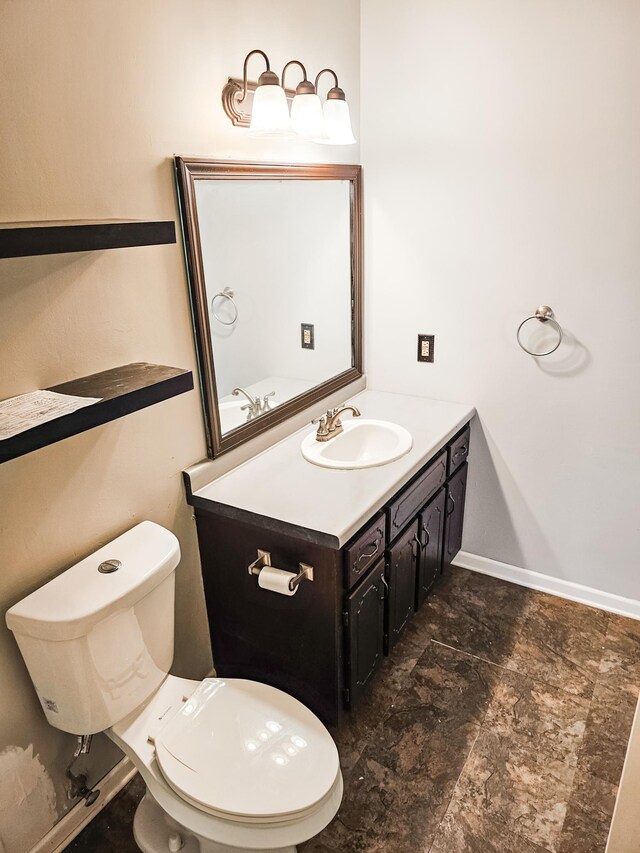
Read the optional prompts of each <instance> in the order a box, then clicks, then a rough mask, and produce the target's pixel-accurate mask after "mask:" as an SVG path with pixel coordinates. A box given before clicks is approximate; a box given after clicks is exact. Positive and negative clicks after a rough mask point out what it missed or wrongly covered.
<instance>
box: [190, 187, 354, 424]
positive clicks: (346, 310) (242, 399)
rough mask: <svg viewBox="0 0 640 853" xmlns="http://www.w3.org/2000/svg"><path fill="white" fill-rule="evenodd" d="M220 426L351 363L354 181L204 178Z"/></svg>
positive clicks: (203, 236)
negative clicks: (352, 183) (215, 179)
mask: <svg viewBox="0 0 640 853" xmlns="http://www.w3.org/2000/svg"><path fill="white" fill-rule="evenodd" d="M195 193H196V203H197V210H198V222H199V228H200V242H201V251H202V262H203V267H204V279H205V290H206V302H207V306H208V313H209V328H210V332H211V344H212V349H213V359H214V371H215V382H216V388H217V393H218V413H219V421H220V429H221V432H222V434H223V435H224V434H226V433H228V432H229V431H230V430H234V429H237V428H238V427H239V426H241V425H242V424H244V423H247V422H249V421H252V420H255V419H256V418H260V417H262V416H264V415H265V414H267V413H268V412H270V411H273V410H274V409H275V408H277V407H278V406H281V405H282V404H283V403H285V402H287V401H288V400H291V399H292V398H294V397H297V396H299V395H300V394H302V393H304V392H305V391H308V390H310V389H311V388H315V387H316V386H317V385H320V384H321V383H322V382H324V381H325V380H326V379H328V378H330V377H332V376H335V375H337V374H339V373H342V372H343V371H345V370H347V369H348V368H350V367H352V365H353V356H352V345H351V235H350V230H351V229H350V185H349V182H348V181H315V182H313V181H283V180H271V181H251V180H244V181H234V180H228V181H199V182H198V183H197V185H196V191H195Z"/></svg>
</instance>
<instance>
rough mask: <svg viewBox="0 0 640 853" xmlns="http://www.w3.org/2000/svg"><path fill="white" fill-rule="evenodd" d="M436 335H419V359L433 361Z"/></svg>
mask: <svg viewBox="0 0 640 853" xmlns="http://www.w3.org/2000/svg"><path fill="white" fill-rule="evenodd" d="M435 339H436V336H435V335H418V361H428V362H431V363H432V362H433V356H434V353H433V350H434V345H435Z"/></svg>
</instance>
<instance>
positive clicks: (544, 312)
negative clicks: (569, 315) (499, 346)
mask: <svg viewBox="0 0 640 853" xmlns="http://www.w3.org/2000/svg"><path fill="white" fill-rule="evenodd" d="M530 320H538V322H540V323H551V325H552V326H553V327H554V329H555V330H556V332H557V333H558V341H557V343H556V345H555V346H553V347H551V349H548V350H545V351H544V352H533V350H530V349H528V348H527V347H526V346H525V345H524V344H523V343H522V341H521V339H520V332H521V330H522V327H523V326H524V325H525V323H528V322H529V321H530ZM563 337H564V332H563V331H562V326H561V325H560V323H558V321H557V320H556V318H555V317H554V316H553V311H552V309H551V308H550V307H549V306H548V305H539V306H538V308H537V309H536V312H535V314H532V315H531V316H530V317H525V319H524V320H523V321H522V323H520V325H519V326H518V331H517V332H516V339H517V341H518V344H519V345H520V347H521V348H522V349H523V350H524V351H525V352H526V353H528V354H529V355H532V356H534V357H535V358H542V356H545V355H551V353H552V352H555V351H556V350H557V349H558V347H559V346H560V344H561V343H562V338H563Z"/></svg>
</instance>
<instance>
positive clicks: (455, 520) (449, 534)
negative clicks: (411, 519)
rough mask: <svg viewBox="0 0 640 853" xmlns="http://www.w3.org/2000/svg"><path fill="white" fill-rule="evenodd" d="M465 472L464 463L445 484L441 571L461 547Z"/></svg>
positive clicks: (465, 489) (449, 563)
mask: <svg viewBox="0 0 640 853" xmlns="http://www.w3.org/2000/svg"><path fill="white" fill-rule="evenodd" d="M467 470H468V465H467V463H466V462H465V463H464V464H463V465H462V466H461V467H460V468H459V469H458V471H456V473H455V474H454V475H453V476H452V477H451V478H450V479H449V481H448V482H447V487H446V492H447V509H446V516H445V526H444V554H443V557H442V570H443V571H446V569H447V568H448V567H449V566H450V565H451V563H452V562H453V560H454V558H455V556H456V554H457V553H458V551H459V550H460V548H461V546H462V523H463V520H464V502H465V497H466V492H467Z"/></svg>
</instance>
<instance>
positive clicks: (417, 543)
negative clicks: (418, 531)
mask: <svg viewBox="0 0 640 853" xmlns="http://www.w3.org/2000/svg"><path fill="white" fill-rule="evenodd" d="M414 545H415V546H416V548H415V549H414V547H413V546H414ZM421 548H422V542H421V541H420V540H419V539H418V537H417V536H414V537H413V539H412V540H411V550H412V551H413V556H414V557H417V556H418V552H419V551H420V549H421Z"/></svg>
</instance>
